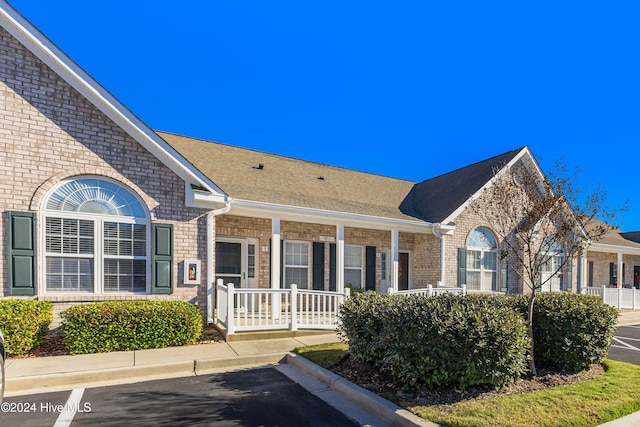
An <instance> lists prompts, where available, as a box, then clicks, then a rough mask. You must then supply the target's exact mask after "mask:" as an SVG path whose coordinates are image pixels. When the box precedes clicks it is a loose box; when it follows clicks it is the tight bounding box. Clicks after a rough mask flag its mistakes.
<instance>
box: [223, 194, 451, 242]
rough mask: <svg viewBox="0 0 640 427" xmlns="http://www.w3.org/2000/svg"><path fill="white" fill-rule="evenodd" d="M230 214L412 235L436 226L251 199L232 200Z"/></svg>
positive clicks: (430, 232) (442, 228)
mask: <svg viewBox="0 0 640 427" xmlns="http://www.w3.org/2000/svg"><path fill="white" fill-rule="evenodd" d="M230 213H231V214H233V215H239V216H248V217H257V218H280V219H281V220H290V221H297V222H309V223H313V224H327V225H338V224H343V225H346V226H349V227H357V228H366V229H373V230H398V231H403V232H409V233H419V234H433V226H434V225H435V224H432V223H429V222H417V221H411V220H403V219H395V218H384V217H378V216H372V215H362V214H353V213H348V212H337V211H329V210H322V209H314V208H306V207H301V206H288V205H278V204H273V203H267V202H257V201H251V200H238V199H233V200H232V208H231V212H230ZM437 225H438V226H439V229H440V230H442V231H443V232H444V233H446V232H447V231H449V229H453V227H451V226H449V227H446V226H440V225H439V224H437Z"/></svg>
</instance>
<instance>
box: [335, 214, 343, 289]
mask: <svg viewBox="0 0 640 427" xmlns="http://www.w3.org/2000/svg"><path fill="white" fill-rule="evenodd" d="M336 234H337V236H336V237H337V239H336V240H337V244H336V292H338V293H341V294H343V293H344V224H338V225H337V226H336Z"/></svg>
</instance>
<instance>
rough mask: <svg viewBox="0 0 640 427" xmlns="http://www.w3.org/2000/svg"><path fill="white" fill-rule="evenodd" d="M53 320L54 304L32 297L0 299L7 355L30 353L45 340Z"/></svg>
mask: <svg viewBox="0 0 640 427" xmlns="http://www.w3.org/2000/svg"><path fill="white" fill-rule="evenodd" d="M51 320H53V304H52V303H51V302H49V301H37V300H30V299H3V300H0V331H2V334H3V335H4V339H5V343H4V345H5V349H6V351H7V355H9V356H15V355H19V354H25V353H28V352H29V350H31V349H32V348H33V347H35V346H37V345H38V344H40V343H41V342H42V340H44V337H45V336H46V335H47V334H48V333H49V325H50V324H51Z"/></svg>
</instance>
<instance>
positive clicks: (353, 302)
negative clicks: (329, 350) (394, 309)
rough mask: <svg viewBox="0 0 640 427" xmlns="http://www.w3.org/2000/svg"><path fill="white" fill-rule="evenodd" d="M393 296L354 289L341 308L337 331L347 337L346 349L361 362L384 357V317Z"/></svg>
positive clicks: (374, 361) (341, 335)
mask: <svg viewBox="0 0 640 427" xmlns="http://www.w3.org/2000/svg"><path fill="white" fill-rule="evenodd" d="M392 300H393V297H390V296H389V295H383V294H379V293H376V292H357V293H354V294H351V297H350V298H347V299H346V300H345V302H344V304H342V306H341V308H340V326H339V327H338V335H339V336H340V337H341V338H342V339H343V340H345V341H349V351H350V352H351V353H352V354H353V355H355V357H357V358H358V359H360V360H361V361H363V362H368V363H376V362H377V361H379V360H380V359H381V358H382V357H383V353H380V351H381V350H382V349H381V348H380V345H381V343H382V341H381V337H382V327H383V320H384V316H385V310H386V308H387V306H388V304H389V302H390V301H392Z"/></svg>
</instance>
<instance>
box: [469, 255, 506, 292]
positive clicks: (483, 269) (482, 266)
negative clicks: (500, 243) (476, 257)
mask: <svg viewBox="0 0 640 427" xmlns="http://www.w3.org/2000/svg"><path fill="white" fill-rule="evenodd" d="M469 251H476V252H480V269H479V270H478V269H475V268H468V267H467V272H469V271H471V272H479V273H480V289H479V292H488V291H491V292H497V291H499V290H500V289H499V287H500V284H499V283H498V280H499V275H498V273H499V272H500V260H499V259H498V251H497V250H496V249H487V248H484V247H481V246H467V254H468V253H469ZM487 253H493V254H495V255H496V269H495V270H491V269H488V268H486V266H485V254H487ZM468 256H469V255H467V257H468ZM485 273H493V274H495V275H496V280H495V282H496V284H495V286H494V285H493V284H492V285H491V288H490V289H487V288H485V287H484V286H483V285H484V281H485V280H484V274H485ZM494 288H498V289H494Z"/></svg>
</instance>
